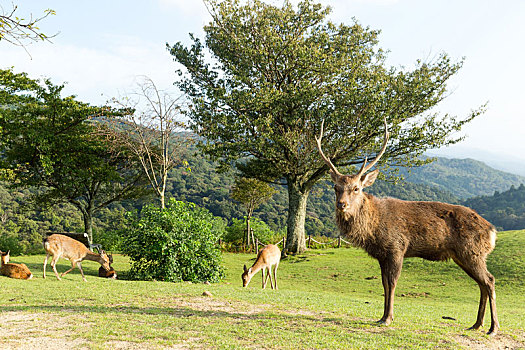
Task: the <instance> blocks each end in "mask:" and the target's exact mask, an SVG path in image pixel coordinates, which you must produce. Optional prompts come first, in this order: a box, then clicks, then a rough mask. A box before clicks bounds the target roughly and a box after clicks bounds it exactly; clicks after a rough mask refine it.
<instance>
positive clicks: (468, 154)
mask: <svg viewBox="0 0 525 350" xmlns="http://www.w3.org/2000/svg"><path fill="white" fill-rule="evenodd" d="M425 154H427V155H428V156H430V157H445V158H471V159H476V160H479V161H482V162H483V163H485V164H487V165H488V166H490V167H492V168H494V169H497V170H501V171H505V172H508V173H511V174H516V175H521V176H525V155H523V154H517V155H509V154H505V153H503V154H502V153H496V152H489V151H486V150H481V149H477V148H472V147H465V146H461V145H454V146H452V147H449V148H444V149H439V150H431V151H429V152H427V153H425Z"/></svg>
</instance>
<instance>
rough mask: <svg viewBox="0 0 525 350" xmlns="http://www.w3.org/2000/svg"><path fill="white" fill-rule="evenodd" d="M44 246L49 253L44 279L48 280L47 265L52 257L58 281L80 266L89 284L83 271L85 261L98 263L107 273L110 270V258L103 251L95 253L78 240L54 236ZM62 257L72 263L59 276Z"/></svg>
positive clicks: (84, 278)
mask: <svg viewBox="0 0 525 350" xmlns="http://www.w3.org/2000/svg"><path fill="white" fill-rule="evenodd" d="M43 244H44V249H45V251H46V253H47V255H46V258H45V260H44V278H46V265H47V260H48V259H49V257H50V256H53V259H52V260H51V267H52V268H53V271H54V272H55V276H56V278H57V279H58V280H61V278H60V277H63V276H64V275H66V274H67V273H69V272H71V271H72V270H73V269H74V268H75V266H78V269H79V270H80V274H81V275H82V279H83V280H84V282H87V280H86V277H85V276H84V271H83V270H82V261H83V260H91V261H96V262H98V263H99V264H100V265H102V267H103V268H104V269H105V270H106V271H109V270H110V266H109V258H108V256H107V254H106V252H105V251H103V250H101V251H100V254H97V253H94V252H92V251H91V250H89V249H87V248H86V246H85V245H84V244H82V243H81V242H79V241H77V240H76V239H73V238H70V237H67V236H64V235H60V234H53V235H50V236H48V237H47V238H45V239H44V241H43ZM61 257H62V258H64V259H68V260H69V261H70V262H71V268H70V269H69V270H67V271H66V272H63V273H62V274H61V275H60V276H59V275H58V272H57V269H56V263H57V261H58V259H59V258H61Z"/></svg>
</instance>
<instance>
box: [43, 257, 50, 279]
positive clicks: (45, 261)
mask: <svg viewBox="0 0 525 350" xmlns="http://www.w3.org/2000/svg"><path fill="white" fill-rule="evenodd" d="M47 259H49V254H46V258H45V259H44V278H46V266H47Z"/></svg>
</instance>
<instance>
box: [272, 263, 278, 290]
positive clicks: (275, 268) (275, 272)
mask: <svg viewBox="0 0 525 350" xmlns="http://www.w3.org/2000/svg"><path fill="white" fill-rule="evenodd" d="M277 267H279V264H275V266H274V268H273V283H274V284H275V290H277Z"/></svg>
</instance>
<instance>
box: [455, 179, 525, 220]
mask: <svg viewBox="0 0 525 350" xmlns="http://www.w3.org/2000/svg"><path fill="white" fill-rule="evenodd" d="M463 204H464V205H466V206H468V207H470V208H472V209H474V210H476V211H477V212H478V213H480V214H481V215H482V216H483V217H484V218H485V219H487V220H489V221H490V222H492V223H493V224H494V225H495V226H496V227H498V228H499V229H504V230H520V229H523V228H524V227H525V185H523V184H521V185H520V186H519V187H514V186H512V187H511V188H510V189H509V190H508V191H505V192H501V193H500V192H496V193H494V195H492V196H482V197H475V198H470V199H467V200H466V201H465V202H464V203H463Z"/></svg>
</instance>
